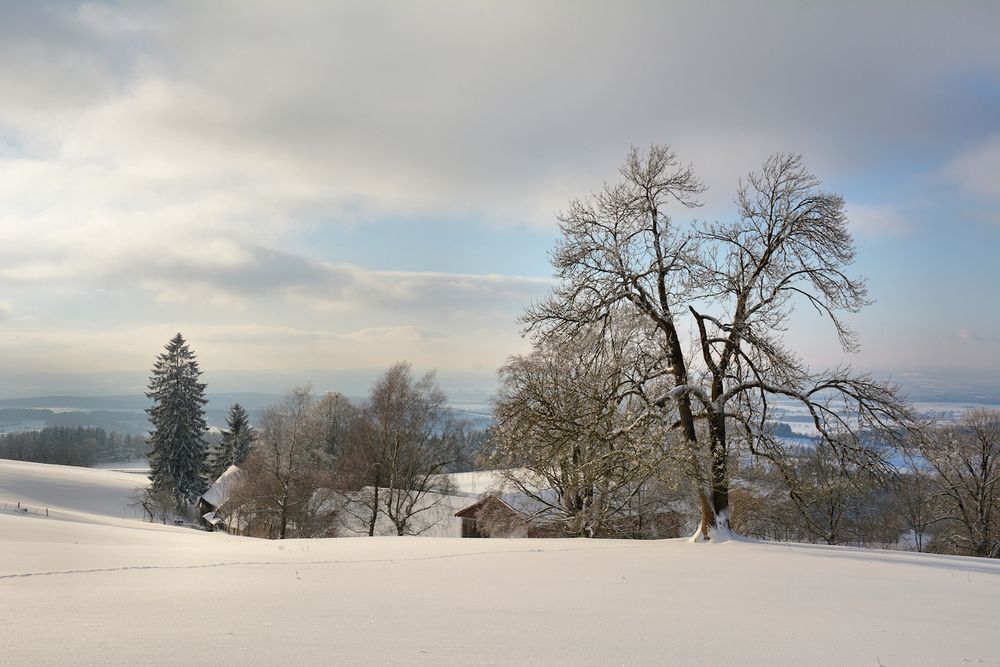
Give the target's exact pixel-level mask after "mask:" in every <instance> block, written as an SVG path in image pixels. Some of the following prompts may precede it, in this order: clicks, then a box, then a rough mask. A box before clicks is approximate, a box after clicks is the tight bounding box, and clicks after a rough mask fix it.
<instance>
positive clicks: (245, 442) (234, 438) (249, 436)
mask: <svg viewBox="0 0 1000 667" xmlns="http://www.w3.org/2000/svg"><path fill="white" fill-rule="evenodd" d="M226 424H227V425H228V426H229V428H228V430H224V431H222V441H221V442H220V443H219V448H218V449H217V450H216V451H215V456H214V458H213V459H212V472H211V475H212V479H218V477H219V475H221V474H222V473H224V472H226V469H227V468H229V466H231V465H240V464H242V463H243V462H244V461H246V459H247V456H248V455H249V454H250V445H251V444H252V443H253V436H254V432H253V427H252V426H250V417H249V416H248V415H247V411H246V409H245V408H244V407H243V406H242V405H240V404H239V403H236V404H234V405H233V407H231V408H229V415H228V416H227V417H226Z"/></svg>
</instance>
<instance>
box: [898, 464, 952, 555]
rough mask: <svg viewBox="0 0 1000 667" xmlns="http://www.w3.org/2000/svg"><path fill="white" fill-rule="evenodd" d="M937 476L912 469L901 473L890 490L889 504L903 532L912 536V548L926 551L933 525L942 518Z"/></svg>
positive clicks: (919, 469) (915, 468) (917, 468)
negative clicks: (901, 525)
mask: <svg viewBox="0 0 1000 667" xmlns="http://www.w3.org/2000/svg"><path fill="white" fill-rule="evenodd" d="M937 489H938V485H937V480H936V476H935V475H932V474H931V473H928V472H927V471H925V470H922V469H921V468H919V467H913V468H912V469H911V470H909V471H906V472H904V473H902V474H901V475H900V476H899V480H898V481H897V483H896V486H895V487H894V488H893V489H892V491H893V494H892V504H893V507H894V510H895V512H896V514H897V516H898V517H899V518H900V520H901V521H902V523H903V526H904V527H905V529H906V530H908V531H909V532H912V533H913V548H914V549H916V550H917V551H925V550H926V548H927V544H928V538H929V537H930V535H931V533H932V530H933V528H934V526H935V525H936V524H937V523H939V522H940V521H941V520H942V519H943V518H944V516H943V515H942V513H941V512H940V511H939V509H938V505H939V503H938V502H937V495H938V490H937Z"/></svg>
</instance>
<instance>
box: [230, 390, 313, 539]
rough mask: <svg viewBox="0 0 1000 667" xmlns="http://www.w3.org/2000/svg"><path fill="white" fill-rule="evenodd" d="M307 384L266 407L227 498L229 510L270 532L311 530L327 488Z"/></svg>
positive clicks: (278, 534)
mask: <svg viewBox="0 0 1000 667" xmlns="http://www.w3.org/2000/svg"><path fill="white" fill-rule="evenodd" d="M318 423H319V420H318V419H317V416H316V411H315V410H314V409H313V403H312V397H311V396H310V394H309V390H308V389H306V388H299V389H295V390H293V391H292V392H291V393H290V394H289V395H288V396H287V397H286V398H285V399H284V401H282V402H281V403H280V404H278V405H276V406H273V407H271V408H268V409H267V410H266V411H265V412H264V414H263V416H262V417H261V420H260V426H259V428H258V429H257V441H256V444H255V446H254V448H253V449H252V450H251V453H250V456H249V457H248V458H247V460H246V462H245V464H244V466H243V468H242V470H243V475H242V478H241V481H240V483H239V484H238V485H237V487H236V489H235V490H234V493H233V498H232V499H231V500H230V503H229V506H230V507H231V508H232V509H231V511H232V512H235V513H238V514H239V515H241V517H243V519H244V520H245V521H247V522H250V523H255V524H257V525H261V526H264V527H266V532H267V533H268V534H269V536H272V537H277V538H278V539H284V538H285V537H287V536H288V535H289V532H290V530H291V532H294V533H295V534H296V535H302V536H310V534H311V533H313V532H314V531H313V524H315V523H316V521H317V515H318V514H319V513H320V512H322V511H323V509H324V507H323V505H324V502H323V500H324V498H323V491H325V490H329V488H330V486H331V484H332V482H331V479H330V465H329V459H328V457H327V455H326V454H325V452H324V451H323V438H322V435H323V434H322V432H321V430H320V428H319V427H318Z"/></svg>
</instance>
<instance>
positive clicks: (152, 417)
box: [146, 334, 208, 508]
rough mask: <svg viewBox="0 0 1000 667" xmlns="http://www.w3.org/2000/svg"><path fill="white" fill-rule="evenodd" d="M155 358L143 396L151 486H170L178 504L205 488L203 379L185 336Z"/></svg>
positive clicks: (157, 488)
mask: <svg viewBox="0 0 1000 667" xmlns="http://www.w3.org/2000/svg"><path fill="white" fill-rule="evenodd" d="M165 349H166V351H165V352H163V353H162V354H160V355H159V356H158V357H157V358H156V364H155V365H154V366H153V374H152V375H151V376H150V378H149V391H148V392H147V393H146V396H147V397H148V398H150V399H152V401H153V405H152V406H151V407H149V408H147V409H146V413H147V414H148V415H149V421H150V422H151V423H152V425H153V430H152V432H151V433H150V436H149V444H150V452H149V468H150V473H149V479H150V480H151V481H152V484H153V488H152V490H153V492H154V493H156V492H160V491H168V492H169V493H170V494H171V495H172V496H173V497H174V500H175V501H176V502H177V506H178V508H181V507H183V506H184V505H185V504H188V503H191V502H193V501H194V500H195V499H196V498H197V497H198V496H199V495H200V494H201V493H202V492H203V491H204V490H205V486H206V484H205V477H204V475H205V473H206V472H207V471H206V467H207V460H206V459H207V456H208V448H207V444H206V442H205V432H206V431H207V430H208V426H207V425H206V423H205V410H204V407H205V404H206V403H207V402H208V401H207V400H206V399H205V395H204V394H205V385H204V383H202V382H199V381H198V378H199V377H200V376H201V370H200V369H199V368H198V362H197V360H196V359H195V356H194V353H193V352H191V350H190V348H188V345H187V343H186V342H185V341H184V337H183V336H181V335H180V334H177V335H176V336H174V337H173V338H172V339H170V342H169V343H167V345H166V346H165Z"/></svg>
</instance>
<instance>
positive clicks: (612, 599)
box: [0, 461, 1000, 666]
mask: <svg viewBox="0 0 1000 667" xmlns="http://www.w3.org/2000/svg"><path fill="white" fill-rule="evenodd" d="M129 482H131V484H132V487H131V488H135V486H136V485H137V484H141V483H142V478H141V476H138V475H133V474H128V473H115V472H113V471H98V470H82V469H68V468H63V467H60V466H41V465H38V464H24V463H14V462H9V461H0V505H2V504H3V503H5V502H10V501H12V500H13V501H16V500H19V499H20V500H22V502H26V500H27V499H30V500H31V504H34V505H40V506H47V507H50V509H51V510H52V514H51V515H50V516H49V517H48V518H46V517H45V516H44V515H41V516H39V515H37V514H27V515H25V514H23V513H21V514H19V513H17V512H0V664H3V665H5V666H6V665H35V664H71V663H72V664H94V665H98V664H99V665H115V664H121V665H140V664H158V665H161V664H166V665H182V664H183V665H192V664H212V665H230V664H232V665H235V664H325V665H331V664H344V665H353V664H435V665H437V664H539V665H541V664H546V665H550V664H595V665H608V664H649V665H664V664H673V665H713V664H731V665H820V664H822V665H875V666H877V665H880V664H881V665H893V666H895V665H968V664H1000V562H994V561H987V560H981V559H967V558H949V557H940V556H928V555H919V554H907V553H898V552H875V551H864V550H856V549H841V548H830V547H815V546H805V545H784V544H751V543H740V542H729V543H725V544H711V545H704V544H688V543H686V542H685V541H683V540H667V541H662V542H624V541H603V540H595V541H586V540H471V539H466V540H462V539H444V538H442V539H435V538H363V539H362V538H359V539H332V540H288V541H285V542H268V541H261V540H253V539H249V538H238V537H233V536H229V535H224V534H218V533H202V532H198V531H194V530H190V529H184V528H175V527H172V526H162V525H153V524H148V523H141V522H138V521H135V520H133V519H129V518H127V517H129V516H131V510H130V509H129V508H128V506H127V502H128V497H129V495H130V493H131V489H130V488H129V486H128V483H129ZM123 501H124V502H123Z"/></svg>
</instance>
